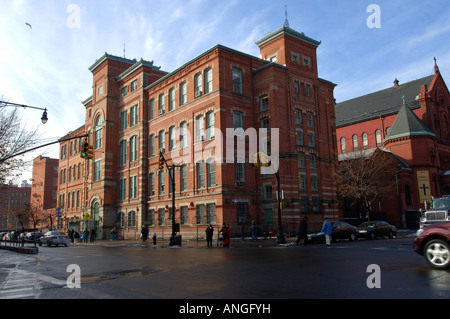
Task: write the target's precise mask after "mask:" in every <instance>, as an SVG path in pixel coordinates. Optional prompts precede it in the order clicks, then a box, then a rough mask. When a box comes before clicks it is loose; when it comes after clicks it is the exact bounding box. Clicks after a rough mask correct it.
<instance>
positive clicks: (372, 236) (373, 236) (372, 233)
mask: <svg viewBox="0 0 450 319" xmlns="http://www.w3.org/2000/svg"><path fill="white" fill-rule="evenodd" d="M369 238H370V239H375V238H377V235H375V233H374V232H371V233H370V235H369Z"/></svg>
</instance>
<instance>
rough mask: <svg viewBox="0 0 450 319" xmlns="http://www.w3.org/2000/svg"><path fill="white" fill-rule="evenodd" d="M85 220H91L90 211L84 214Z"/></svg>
mask: <svg viewBox="0 0 450 319" xmlns="http://www.w3.org/2000/svg"><path fill="white" fill-rule="evenodd" d="M83 219H84V220H91V215H89V213H86V214H84V216H83Z"/></svg>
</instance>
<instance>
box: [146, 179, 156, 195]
mask: <svg viewBox="0 0 450 319" xmlns="http://www.w3.org/2000/svg"><path fill="white" fill-rule="evenodd" d="M148 191H149V194H150V196H153V195H155V173H150V174H149V176H148Z"/></svg>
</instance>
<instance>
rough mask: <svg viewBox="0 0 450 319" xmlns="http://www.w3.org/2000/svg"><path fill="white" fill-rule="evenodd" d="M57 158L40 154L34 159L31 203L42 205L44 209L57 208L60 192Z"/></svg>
mask: <svg viewBox="0 0 450 319" xmlns="http://www.w3.org/2000/svg"><path fill="white" fill-rule="evenodd" d="M58 164H59V161H58V159H57V158H49V157H43V156H38V157H36V158H35V159H34V160H33V172H32V181H31V199H30V204H31V205H38V206H42V209H44V210H48V209H56V202H57V192H58Z"/></svg>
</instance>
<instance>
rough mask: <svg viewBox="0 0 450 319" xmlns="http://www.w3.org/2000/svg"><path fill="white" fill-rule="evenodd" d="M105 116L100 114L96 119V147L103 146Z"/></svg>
mask: <svg viewBox="0 0 450 319" xmlns="http://www.w3.org/2000/svg"><path fill="white" fill-rule="evenodd" d="M102 138H103V117H102V116H101V115H99V116H98V117H97V120H96V121H95V149H99V148H101V147H102Z"/></svg>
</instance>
